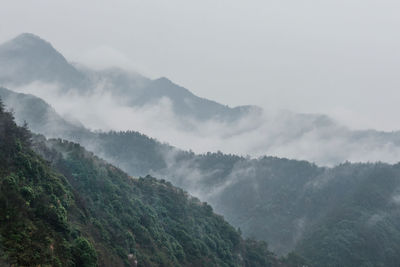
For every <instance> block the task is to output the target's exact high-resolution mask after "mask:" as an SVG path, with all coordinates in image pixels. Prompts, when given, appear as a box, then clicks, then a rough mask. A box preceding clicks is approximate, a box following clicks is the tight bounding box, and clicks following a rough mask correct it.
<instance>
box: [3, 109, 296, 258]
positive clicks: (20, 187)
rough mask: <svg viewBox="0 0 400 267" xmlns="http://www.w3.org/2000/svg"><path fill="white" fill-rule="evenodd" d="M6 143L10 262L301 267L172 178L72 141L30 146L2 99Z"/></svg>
mask: <svg viewBox="0 0 400 267" xmlns="http://www.w3.org/2000/svg"><path fill="white" fill-rule="evenodd" d="M0 140H1V142H0V159H1V160H0V199H1V201H0V209H1V212H0V213H1V214H2V215H3V216H1V218H0V245H1V246H0V248H1V254H0V257H1V258H0V259H1V263H2V264H3V265H7V264H13V265H18V266H21V265H22V266H32V265H35V266H36V265H42V266H50V265H51V266H97V265H100V266H297V265H298V264H301V260H300V258H298V257H296V256H293V255H291V256H290V257H289V258H288V259H282V260H278V259H277V257H276V256H274V255H273V254H272V253H271V252H269V251H268V250H267V247H266V245H265V244H264V243H259V242H255V241H250V240H247V241H245V240H243V239H242V238H241V236H240V233H239V232H238V231H236V230H235V229H234V228H233V227H232V226H230V225H229V224H228V223H227V222H225V221H224V219H223V218H222V217H221V216H218V215H215V214H214V213H213V211H212V208H211V207H210V206H209V205H208V204H206V203H203V202H200V201H199V200H198V199H196V198H193V197H191V196H190V195H189V194H187V193H186V192H184V191H183V190H181V189H178V188H176V187H173V186H172V185H171V184H170V183H169V182H166V181H163V180H157V179H155V178H152V177H150V176H148V177H145V178H139V179H137V178H132V177H130V176H128V175H126V174H125V173H124V172H122V171H120V170H119V169H117V168H115V167H114V166H112V165H110V164H108V163H106V162H104V161H103V160H101V159H99V158H97V157H96V156H94V155H93V154H92V153H90V152H87V151H86V150H85V149H84V148H82V147H81V146H80V145H78V144H75V143H71V142H67V141H62V140H55V139H54V140H49V141H47V140H46V139H45V138H44V137H41V136H35V137H34V141H33V148H34V150H32V149H31V148H30V147H31V142H32V141H31V134H30V132H29V131H28V130H27V129H26V128H22V127H18V126H17V125H16V124H15V123H14V121H13V117H12V115H11V114H10V113H8V112H5V111H4V110H3V106H2V105H0ZM34 151H36V152H34ZM36 153H39V154H40V155H41V156H39V155H38V154H36ZM43 158H44V159H43ZM290 262H292V263H290Z"/></svg>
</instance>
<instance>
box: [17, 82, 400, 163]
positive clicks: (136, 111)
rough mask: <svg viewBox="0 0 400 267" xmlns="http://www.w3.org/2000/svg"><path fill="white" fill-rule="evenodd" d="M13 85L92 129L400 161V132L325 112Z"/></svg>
mask: <svg viewBox="0 0 400 267" xmlns="http://www.w3.org/2000/svg"><path fill="white" fill-rule="evenodd" d="M11 89H13V90H15V91H18V92H23V93H30V94H33V95H36V96H38V97H41V98H42V99H44V100H45V101H47V102H48V103H50V104H51V105H52V106H53V107H54V108H55V110H56V111H57V112H58V113H59V114H60V115H62V116H63V117H65V118H67V119H68V120H70V121H77V122H80V123H82V124H83V125H85V127H87V128H89V129H91V130H94V131H96V130H100V131H109V130H117V131H126V130H136V131H139V132H141V133H144V134H146V135H148V136H150V137H153V138H156V139H158V140H159V141H161V142H167V143H169V144H171V145H173V146H176V147H178V148H181V149H184V150H192V151H194V152H196V153H205V152H209V151H211V152H216V151H222V152H224V153H232V154H237V155H243V156H247V155H248V156H251V157H258V156H263V155H272V156H278V157H286V158H292V159H301V160H307V161H311V162H315V163H317V164H319V165H324V166H333V165H336V164H339V163H342V162H345V161H351V162H368V161H370V162H376V161H383V162H389V163H396V162H397V161H398V159H399V158H400V147H399V145H398V141H397V140H398V133H379V132H375V131H365V132H354V131H350V130H349V129H348V128H346V127H344V126H342V125H341V124H340V123H338V122H336V121H335V120H332V119H330V118H329V117H326V116H323V115H312V114H296V113H292V112H289V111H284V110H275V111H272V110H264V111H263V112H260V111H259V110H255V111H254V112H250V113H249V114H248V115H247V116H245V117H243V118H241V119H239V120H236V121H233V122H224V121H219V120H214V119H209V120H206V121H199V120H196V119H194V118H192V117H190V116H187V117H185V116H181V115H177V114H175V112H174V110H173V107H172V103H171V100H170V99H169V98H167V97H163V98H160V99H159V100H158V101H157V102H155V103H154V102H149V103H148V104H145V105H144V106H140V107H135V106H127V105H125V103H124V102H123V99H121V98H119V96H115V95H112V94H111V93H110V92H113V90H109V88H108V89H105V87H104V85H103V84H101V83H99V84H97V86H96V87H95V89H94V90H93V91H91V92H90V93H87V94H82V93H79V92H78V91H76V90H70V91H67V92H65V91H63V90H61V89H60V88H59V86H58V85H57V84H44V83H42V82H34V83H32V84H29V85H26V86H23V87H16V88H11Z"/></svg>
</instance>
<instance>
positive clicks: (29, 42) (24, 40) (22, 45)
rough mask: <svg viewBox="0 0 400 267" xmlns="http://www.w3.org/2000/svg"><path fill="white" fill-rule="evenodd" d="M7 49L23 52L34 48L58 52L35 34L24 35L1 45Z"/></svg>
mask: <svg viewBox="0 0 400 267" xmlns="http://www.w3.org/2000/svg"><path fill="white" fill-rule="evenodd" d="M1 47H2V48H5V49H7V50H8V49H13V50H17V49H18V50H21V49H32V48H36V49H37V48H39V47H42V48H45V49H49V50H52V52H57V51H56V50H55V49H54V48H53V46H52V45H51V44H50V43H49V42H47V41H46V40H44V39H42V38H40V37H39V36H37V35H35V34H33V33H22V34H20V35H18V36H17V37H15V38H14V39H12V40H10V41H8V42H7V43H5V44H4V45H1Z"/></svg>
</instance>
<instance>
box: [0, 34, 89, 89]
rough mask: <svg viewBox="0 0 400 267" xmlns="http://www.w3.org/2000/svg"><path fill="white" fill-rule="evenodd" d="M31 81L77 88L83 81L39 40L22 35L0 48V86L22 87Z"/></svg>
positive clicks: (71, 67)
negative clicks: (12, 85)
mask: <svg viewBox="0 0 400 267" xmlns="http://www.w3.org/2000/svg"><path fill="white" fill-rule="evenodd" d="M35 81H41V82H49V83H59V84H60V85H62V86H65V87H79V86H83V85H85V83H86V82H87V81H86V79H85V77H84V76H83V75H82V74H81V73H80V72H79V71H78V70H76V69H75V68H74V67H73V66H72V65H71V64H69V63H68V62H67V60H66V59H65V58H64V57H63V56H62V55H61V54H60V53H59V52H57V51H56V50H55V49H54V48H53V47H52V46H51V44H50V43H48V42H46V41H45V40H42V39H41V38H40V37H38V36H36V35H33V34H30V33H24V34H21V35H19V36H17V37H16V38H14V39H12V40H10V41H8V42H6V43H4V44H2V45H0V84H14V85H23V84H29V83H32V82H35Z"/></svg>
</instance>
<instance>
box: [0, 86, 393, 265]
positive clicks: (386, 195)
mask: <svg viewBox="0 0 400 267" xmlns="http://www.w3.org/2000/svg"><path fill="white" fill-rule="evenodd" d="M0 92H1V91H0ZM14 94H16V93H14ZM35 99H37V98H35ZM37 101H38V103H42V102H41V101H39V99H37ZM27 108H28V109H29V108H30V107H28V106H27ZM32 110H35V109H32ZM49 110H52V109H51V108H49ZM27 114H29V112H27ZM31 114H32V113H31ZM15 115H16V117H19V116H20V114H18V113H15ZM54 116H55V115H54ZM33 117H35V118H37V119H38V121H37V122H39V121H40V120H42V121H43V122H42V123H45V124H46V117H45V116H33ZM20 120H21V121H23V119H20ZM320 123H321V124H323V123H326V122H324V121H322V122H320ZM28 125H30V124H29V122H28ZM35 128H36V129H39V130H40V129H41V128H40V124H38V125H36V126H35ZM77 132H78V133H79V131H77ZM65 133H68V131H65ZM65 133H64V134H65ZM82 133H84V134H82V135H75V136H66V138H70V140H72V139H73V138H77V139H79V140H80V142H81V144H82V145H84V146H85V147H87V148H89V149H90V150H91V151H93V152H95V153H96V154H98V155H101V156H102V157H103V158H105V159H107V160H108V161H110V162H112V163H113V164H115V165H116V166H119V167H120V168H122V169H123V170H125V171H127V172H128V173H129V174H131V175H133V176H143V175H146V174H151V175H152V176H156V177H162V178H163V179H165V180H167V181H170V182H171V183H172V184H174V185H176V186H179V187H182V188H184V189H185V190H187V191H188V192H190V193H191V194H193V195H195V196H197V197H199V198H200V199H201V200H202V201H207V202H208V203H210V204H211V205H212V206H213V207H214V209H215V210H216V212H218V213H220V214H222V215H224V217H225V218H226V219H227V221H228V222H230V223H231V224H233V225H234V226H235V227H238V228H240V229H241V231H242V232H243V235H244V236H246V237H253V238H256V239H261V240H265V241H267V242H268V244H269V247H270V248H271V249H272V250H273V251H275V252H277V253H278V254H286V253H288V252H290V251H293V250H294V251H295V252H297V253H298V254H301V255H302V256H304V257H306V258H307V259H308V260H309V261H310V262H312V263H314V265H315V266H363V265H365V266H397V265H398V263H399V262H400V259H398V256H397V255H400V254H399V253H398V251H399V249H398V247H397V245H396V244H399V243H400V234H399V233H400V227H399V225H398V224H397V223H396V222H397V221H398V219H399V218H398V216H399V214H400V213H399V212H400V206H399V205H398V195H399V193H398V192H399V190H400V189H399V188H400V172H399V170H400V169H399V165H389V164H384V163H364V164H361V163H358V164H351V163H344V164H341V165H338V166H336V167H333V168H326V167H318V166H316V165H315V164H312V163H309V162H306V161H296V160H288V159H284V158H276V157H260V158H249V157H241V156H236V155H227V154H223V153H221V152H218V153H205V154H196V153H193V152H187V151H182V150H179V149H177V148H174V147H172V146H169V145H168V144H162V143H160V142H158V141H157V140H154V139H151V138H148V137H147V136H145V135H143V134H140V133H137V132H133V131H130V132H107V133H101V132H99V133H93V132H90V131H89V130H86V129H84V128H82ZM58 134H60V136H61V137H63V132H62V131H61V132H59V133H58ZM392 138H394V137H392ZM63 153H64V154H68V153H65V151H64V152H63ZM388 248H390V249H388ZM348 251H351V253H348ZM368 264H369V265H368Z"/></svg>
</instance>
